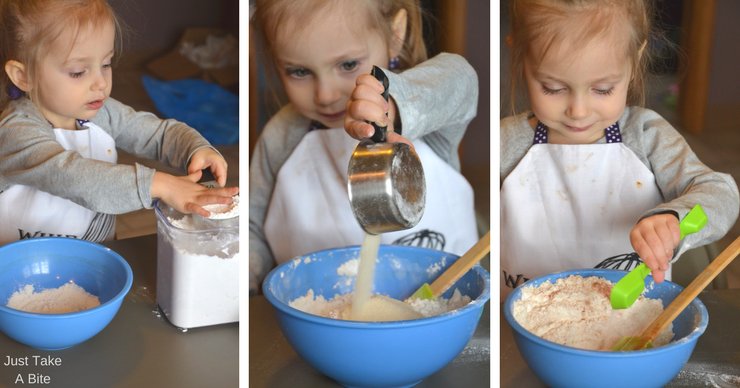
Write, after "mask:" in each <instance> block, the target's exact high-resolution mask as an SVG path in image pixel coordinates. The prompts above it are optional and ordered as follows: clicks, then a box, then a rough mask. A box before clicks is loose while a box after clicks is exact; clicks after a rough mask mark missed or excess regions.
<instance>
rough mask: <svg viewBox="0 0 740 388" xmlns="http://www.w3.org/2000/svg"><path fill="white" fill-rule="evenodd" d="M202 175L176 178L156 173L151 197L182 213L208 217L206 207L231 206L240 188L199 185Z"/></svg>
mask: <svg viewBox="0 0 740 388" xmlns="http://www.w3.org/2000/svg"><path fill="white" fill-rule="evenodd" d="M201 175H202V172H201V171H200V170H196V171H195V172H193V173H192V174H190V175H186V176H174V175H170V174H167V173H164V172H160V171H156V172H155V173H154V179H153V181H152V187H151V196H152V198H159V199H161V200H162V201H164V202H166V203H167V204H168V205H170V206H172V207H173V208H175V210H177V211H179V212H181V213H184V214H191V213H196V214H199V215H201V216H203V217H208V216H209V215H210V214H209V212H208V211H207V210H205V209H203V206H204V205H210V204H221V205H228V204H231V202H232V199H231V197H233V196H234V195H236V194H238V193H239V188H238V187H222V188H208V187H205V186H203V185H201V184H199V183H197V182H198V180H199V179H200V177H201Z"/></svg>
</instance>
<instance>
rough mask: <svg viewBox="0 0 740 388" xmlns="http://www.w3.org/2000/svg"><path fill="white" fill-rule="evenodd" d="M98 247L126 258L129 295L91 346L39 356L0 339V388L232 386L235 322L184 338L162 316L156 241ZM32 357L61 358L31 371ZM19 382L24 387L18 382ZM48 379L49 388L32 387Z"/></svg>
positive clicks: (235, 362) (235, 377)
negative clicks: (21, 361) (14, 362)
mask: <svg viewBox="0 0 740 388" xmlns="http://www.w3.org/2000/svg"><path fill="white" fill-rule="evenodd" d="M103 245H105V246H108V247H109V248H111V249H112V250H114V251H115V252H118V253H119V254H120V255H121V256H123V258H124V259H126V261H127V262H128V263H129V264H130V265H131V269H132V270H133V272H134V282H133V286H132V287H131V291H129V293H128V295H126V297H125V299H124V302H123V304H122V306H121V309H120V310H119V312H118V314H117V315H116V316H115V317H114V318H113V321H111V323H110V324H109V325H108V326H107V327H106V328H105V329H103V331H101V332H100V333H98V335H96V336H95V337H93V338H91V339H90V340H88V341H86V342H83V343H82V344H79V345H77V346H74V347H72V348H69V349H64V350H59V351H41V350H36V349H33V348H30V347H28V346H25V345H23V344H20V343H18V342H15V341H13V340H12V339H10V338H8V337H6V336H5V335H2V334H0V349H2V350H1V351H0V356H2V358H1V359H0V387H16V386H30V385H36V386H50V387H158V388H166V387H178V388H181V387H184V388H187V387H193V388H196V387H197V388H202V387H219V388H220V387H237V386H238V382H239V344H238V342H239V324H238V323H231V324H225V325H216V326H209V327H202V328H194V329H190V330H188V331H187V332H182V331H180V329H178V328H176V327H175V326H173V325H172V324H170V323H169V322H168V321H167V320H166V319H165V318H164V317H163V316H162V315H161V314H159V310H158V308H157V305H156V302H155V295H156V268H157V236H156V235H148V236H143V237H136V238H130V239H125V240H117V241H111V242H107V243H105V244H103ZM33 356H40V357H39V358H37V359H38V360H41V359H42V358H47V357H51V358H58V359H59V362H60V363H61V365H59V366H36V365H33V359H34V358H33ZM8 357H11V358H18V357H21V358H22V357H28V358H29V360H31V362H30V364H31V365H30V366H9V365H6V363H7V359H8ZM39 363H40V362H39ZM19 376H20V377H21V378H22V379H23V381H24V382H25V384H20V383H16V381H17V380H18V378H19ZM42 376H45V377H42ZM47 377H48V381H49V383H48V384H38V383H37V384H29V379H35V380H32V381H37V382H41V381H44V380H42V379H45V378H47Z"/></svg>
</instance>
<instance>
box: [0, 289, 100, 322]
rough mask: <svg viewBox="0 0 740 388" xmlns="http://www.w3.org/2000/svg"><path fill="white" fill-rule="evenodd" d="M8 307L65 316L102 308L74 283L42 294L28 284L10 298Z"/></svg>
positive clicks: (98, 302) (95, 298)
mask: <svg viewBox="0 0 740 388" xmlns="http://www.w3.org/2000/svg"><path fill="white" fill-rule="evenodd" d="M7 306H8V307H10V308H13V309H16V310H21V311H26V312H29V313H38V314H65V313H73V312H77V311H82V310H88V309H91V308H93V307H96V306H100V300H99V299H98V297H97V296H95V295H92V294H89V293H88V292H87V291H85V290H84V289H83V288H82V287H80V286H78V285H77V284H75V283H74V282H69V283H65V284H64V285H62V286H60V287H57V288H47V289H45V290H42V291H40V292H34V287H33V285H31V284H27V285H25V286H23V288H21V289H20V290H18V291H16V292H14V293H13V295H11V296H10V298H9V299H8V302H7Z"/></svg>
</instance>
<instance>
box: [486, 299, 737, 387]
mask: <svg viewBox="0 0 740 388" xmlns="http://www.w3.org/2000/svg"><path fill="white" fill-rule="evenodd" d="M699 299H700V300H701V301H702V302H703V303H704V305H705V306H706V307H707V311H708V312H709V325H708V326H707V330H706V331H705V332H704V334H703V335H702V336H701V337H700V338H699V341H698V342H697V344H696V347H695V348H694V352H693V353H692V354H691V358H689V362H688V363H687V364H686V365H685V366H684V368H683V369H682V370H681V372H680V373H679V374H678V376H676V378H675V379H673V381H671V382H670V383H669V384H668V385H667V387H686V388H688V387H691V388H695V387H718V388H724V387H728V388H729V387H740V330H738V327H740V326H739V324H740V289H726V290H705V291H703V292H702V293H701V294H700V295H699ZM500 334H501V337H500V340H501V364H500V365H501V369H500V370H501V387H503V388H509V387H511V388H513V387H516V388H539V387H544V386H545V385H544V384H543V383H542V382H541V381H540V380H539V379H538V378H537V376H535V374H534V373H533V372H532V370H530V369H529V367H528V366H527V364H526V362H525V361H524V359H522V356H521V354H520V353H519V349H518V348H517V347H516V343H515V342H514V337H513V335H512V329H511V326H509V324H508V322H507V321H506V319H504V317H503V314H501V333H500Z"/></svg>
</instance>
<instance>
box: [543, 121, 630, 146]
mask: <svg viewBox="0 0 740 388" xmlns="http://www.w3.org/2000/svg"><path fill="white" fill-rule="evenodd" d="M604 137H605V138H606V142H607V143H621V142H622V133H621V132H620V130H619V123H618V122H616V123H614V124H612V125H610V126H608V127H606V128H604ZM546 143H547V126H545V124H542V122H540V121H538V122H537V126H536V127H535V129H534V140H532V144H546Z"/></svg>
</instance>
